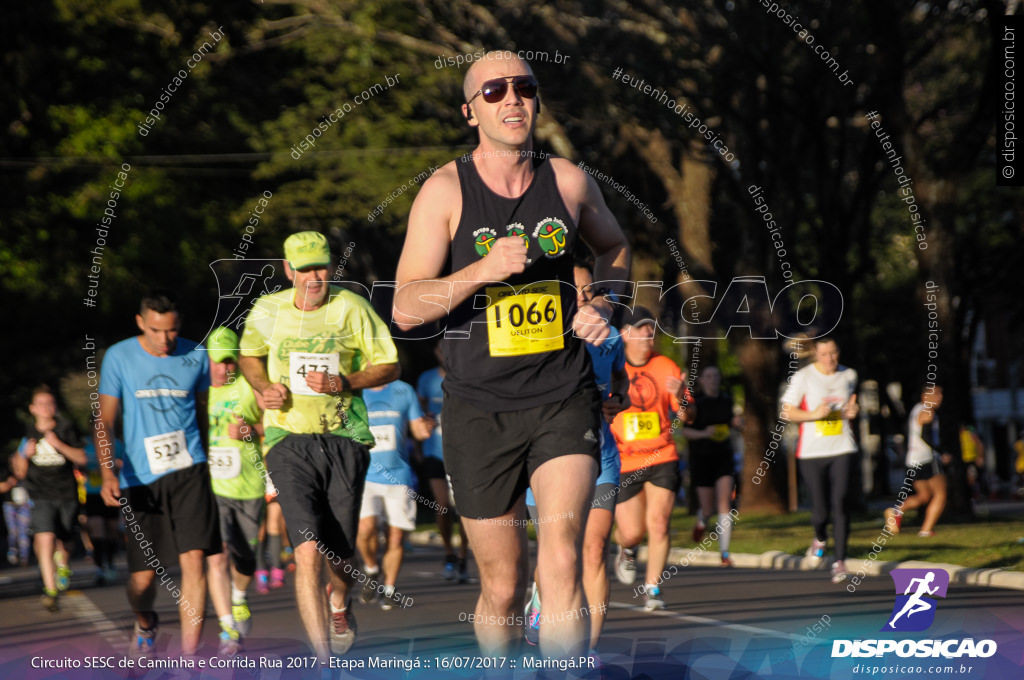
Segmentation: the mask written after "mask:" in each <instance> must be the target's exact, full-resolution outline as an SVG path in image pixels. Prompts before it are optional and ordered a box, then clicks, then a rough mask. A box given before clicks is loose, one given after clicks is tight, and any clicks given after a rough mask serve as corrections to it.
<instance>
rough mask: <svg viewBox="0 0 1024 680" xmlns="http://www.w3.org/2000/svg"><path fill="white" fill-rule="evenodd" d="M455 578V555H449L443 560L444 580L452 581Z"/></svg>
mask: <svg viewBox="0 0 1024 680" xmlns="http://www.w3.org/2000/svg"><path fill="white" fill-rule="evenodd" d="M455 576H456V574H455V555H449V556H448V557H446V558H444V580H445V581H454V580H455Z"/></svg>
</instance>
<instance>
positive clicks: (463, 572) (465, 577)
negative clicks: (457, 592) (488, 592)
mask: <svg viewBox="0 0 1024 680" xmlns="http://www.w3.org/2000/svg"><path fill="white" fill-rule="evenodd" d="M459 583H469V568H468V567H467V566H466V560H459Z"/></svg>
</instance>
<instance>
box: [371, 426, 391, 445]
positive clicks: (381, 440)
mask: <svg viewBox="0 0 1024 680" xmlns="http://www.w3.org/2000/svg"><path fill="white" fill-rule="evenodd" d="M370 434H372V435H373V438H374V440H376V442H377V443H376V444H374V445H373V448H372V449H370V451H396V450H397V449H398V432H396V431H395V426H394V425H371V426H370Z"/></svg>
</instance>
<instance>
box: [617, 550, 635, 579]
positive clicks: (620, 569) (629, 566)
mask: <svg viewBox="0 0 1024 680" xmlns="http://www.w3.org/2000/svg"><path fill="white" fill-rule="evenodd" d="M615 578H617V579H619V583H621V584H623V585H627V586H628V585H630V584H632V583H634V582H635V581H636V550H635V549H631V548H623V547H622V546H621V545H620V546H619V554H618V555H616V557H615Z"/></svg>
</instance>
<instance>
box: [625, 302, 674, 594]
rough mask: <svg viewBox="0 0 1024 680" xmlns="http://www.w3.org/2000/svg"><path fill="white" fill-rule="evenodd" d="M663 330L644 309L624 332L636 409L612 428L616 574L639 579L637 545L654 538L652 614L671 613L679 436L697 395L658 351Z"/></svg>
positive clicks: (649, 581) (649, 582)
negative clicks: (666, 586) (668, 582)
mask: <svg viewBox="0 0 1024 680" xmlns="http://www.w3.org/2000/svg"><path fill="white" fill-rule="evenodd" d="M655 327H656V323H655V320H654V316H653V315H652V314H651V313H650V311H649V310H647V309H646V308H644V307H640V306H637V307H635V308H634V309H633V312H632V314H631V315H630V318H629V320H628V323H627V324H626V325H624V326H623V328H622V339H623V342H624V344H625V348H626V373H628V374H629V400H630V402H632V406H630V407H629V408H628V409H626V410H625V411H623V412H622V413H620V414H619V415H617V416H616V417H615V421H614V422H613V423H612V434H614V435H615V441H616V443H618V445H619V452H620V454H621V457H622V481H621V482H620V490H619V501H618V504H617V505H616V506H615V524H616V527H615V541H616V542H617V543H618V544H619V554H618V557H616V560H615V575H616V577H617V578H618V579H619V581H620V582H622V583H625V584H627V585H628V584H631V583H633V582H634V581H635V580H636V547H637V545H639V544H640V542H641V541H643V539H644V533H646V534H647V550H648V556H647V574H646V580H645V582H644V607H645V608H646V609H647V610H649V611H653V610H655V609H664V608H665V602H664V601H663V600H662V599H661V590H660V588H659V587H658V583H659V582H660V580H659V579H660V576H661V574H662V572H663V570H664V569H665V562H666V561H667V560H668V551H669V534H668V523H669V518H670V517H671V515H672V508H673V506H674V505H675V498H676V492H677V491H678V490H679V467H678V465H679V453H678V452H677V451H676V444H675V441H674V440H673V438H672V432H673V431H674V430H675V429H677V428H679V427H681V426H682V425H683V423H684V422H690V421H692V420H693V408H692V404H693V397H692V396H691V395H690V393H689V391H688V390H687V389H686V386H685V384H684V382H683V374H682V372H681V371H680V370H679V367H678V366H676V364H675V362H673V361H672V360H671V359H669V358H668V357H665V356H662V355H660V354H656V353H655V352H654V331H655Z"/></svg>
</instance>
